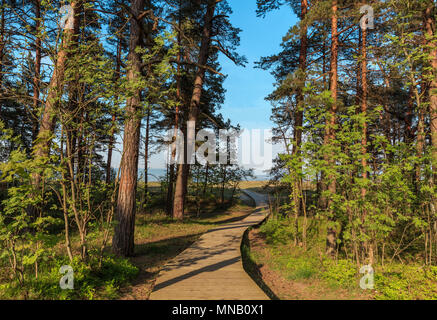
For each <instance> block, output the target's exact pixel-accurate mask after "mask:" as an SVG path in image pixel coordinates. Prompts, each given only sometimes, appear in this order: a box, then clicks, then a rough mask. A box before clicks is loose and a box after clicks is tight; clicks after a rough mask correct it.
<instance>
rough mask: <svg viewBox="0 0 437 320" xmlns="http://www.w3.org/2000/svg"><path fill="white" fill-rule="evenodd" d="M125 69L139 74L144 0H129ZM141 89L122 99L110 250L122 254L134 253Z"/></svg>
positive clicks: (134, 77)
mask: <svg viewBox="0 0 437 320" xmlns="http://www.w3.org/2000/svg"><path fill="white" fill-rule="evenodd" d="M130 4H131V6H130V11H131V14H132V17H131V18H130V41H129V57H128V60H129V71H128V73H127V80H128V81H129V82H130V83H135V82H136V81H138V80H139V77H140V76H141V54H140V53H139V52H138V51H137V49H138V48H139V47H142V46H143V32H142V26H141V21H140V20H138V19H137V17H138V16H139V15H140V14H141V12H142V11H143V10H144V0H131V1H130ZM140 108H141V90H140V89H138V88H136V89H135V92H133V94H132V96H131V97H129V98H128V99H127V101H126V122H125V127H124V139H123V155H122V161H121V164H120V184H119V190H118V200H117V210H116V214H115V220H116V226H115V232H114V237H113V240H112V249H113V251H114V252H115V253H116V254H118V255H122V256H132V255H133V254H134V235H135V212H136V191H137V178H138V158H139V148H140V130H141V110H140Z"/></svg>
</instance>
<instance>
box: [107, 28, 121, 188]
mask: <svg viewBox="0 0 437 320" xmlns="http://www.w3.org/2000/svg"><path fill="white" fill-rule="evenodd" d="M120 37H121V36H120ZM116 63H117V66H116V75H115V81H117V80H118V79H120V69H121V38H119V39H118V44H117V61H116ZM115 100H116V101H117V100H118V97H116V99H115ZM115 121H116V116H115V112H114V113H113V114H112V127H111V131H110V133H109V135H110V136H109V145H108V158H107V159H106V184H109V183H110V182H111V163H112V151H113V149H114V143H115V137H114V130H115V126H116V123H115Z"/></svg>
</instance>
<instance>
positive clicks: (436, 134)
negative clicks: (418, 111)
mask: <svg viewBox="0 0 437 320" xmlns="http://www.w3.org/2000/svg"><path fill="white" fill-rule="evenodd" d="M434 10H435V5H434V4H433V1H430V4H429V7H428V8H426V11H425V30H426V33H427V36H428V37H429V39H428V40H427V46H428V48H429V60H430V63H431V68H432V79H431V83H430V89H429V95H430V97H429V99H430V104H429V112H430V126H431V143H432V152H431V155H432V167H433V175H434V185H436V183H437V44H436V43H435V41H434V33H435V31H436V23H435V16H434V14H435V12H434Z"/></svg>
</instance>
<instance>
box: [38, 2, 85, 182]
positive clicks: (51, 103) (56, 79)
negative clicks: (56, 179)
mask: <svg viewBox="0 0 437 320" xmlns="http://www.w3.org/2000/svg"><path fill="white" fill-rule="evenodd" d="M71 7H72V8H73V15H72V19H73V29H67V26H68V25H69V23H68V22H67V23H66V28H64V35H63V39H62V44H61V49H60V51H59V52H58V54H57V58H56V63H55V69H54V70H53V74H52V78H51V80H50V83H49V87H48V96H47V100H46V103H45V106H44V112H43V117H42V120H41V124H40V128H39V130H38V137H37V141H36V142H35V148H34V153H35V154H34V157H35V159H41V160H43V161H44V160H45V159H47V157H48V156H49V154H50V146H51V140H52V135H53V133H54V129H55V124H56V110H55V109H56V105H57V101H58V99H59V98H60V96H61V95H62V92H63V87H64V73H65V64H66V61H67V59H68V56H69V51H71V48H72V47H73V46H74V45H76V43H77V36H78V35H77V34H76V33H75V30H77V29H78V27H77V26H78V24H79V13H80V12H79V11H80V8H81V1H74V2H72V3H71ZM32 180H33V184H34V185H36V186H39V184H40V181H41V175H40V174H38V173H35V174H34V175H33V177H32Z"/></svg>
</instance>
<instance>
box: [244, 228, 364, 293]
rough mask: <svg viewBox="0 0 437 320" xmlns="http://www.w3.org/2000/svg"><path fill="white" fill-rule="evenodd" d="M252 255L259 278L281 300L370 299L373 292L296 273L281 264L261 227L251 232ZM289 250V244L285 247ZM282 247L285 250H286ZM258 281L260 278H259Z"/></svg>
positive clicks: (249, 236) (249, 237)
mask: <svg viewBox="0 0 437 320" xmlns="http://www.w3.org/2000/svg"><path fill="white" fill-rule="evenodd" d="M248 242H249V243H250V257H251V259H252V260H253V261H252V263H253V264H254V266H255V268H256V270H255V272H252V273H256V277H258V278H259V280H258V281H262V282H263V283H264V284H265V286H267V287H268V288H269V291H270V292H271V293H270V295H271V296H273V299H279V300H368V299H371V298H372V297H371V295H370V294H368V293H366V292H365V291H363V290H359V289H350V288H341V287H338V286H332V285H329V284H327V283H326V282H325V281H323V280H321V279H317V278H313V277H310V276H307V275H305V274H302V277H301V278H299V277H294V276H293V275H291V274H290V272H289V270H287V269H288V268H280V267H279V266H278V261H277V260H278V258H279V257H278V255H277V254H276V252H275V250H272V248H271V246H270V245H269V244H268V243H267V242H266V238H265V236H264V235H263V234H262V232H261V231H260V230H259V229H258V228H255V229H251V230H250V232H248ZM283 250H287V248H283ZM283 250H282V252H284V251H283ZM258 281H257V282H258Z"/></svg>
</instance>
